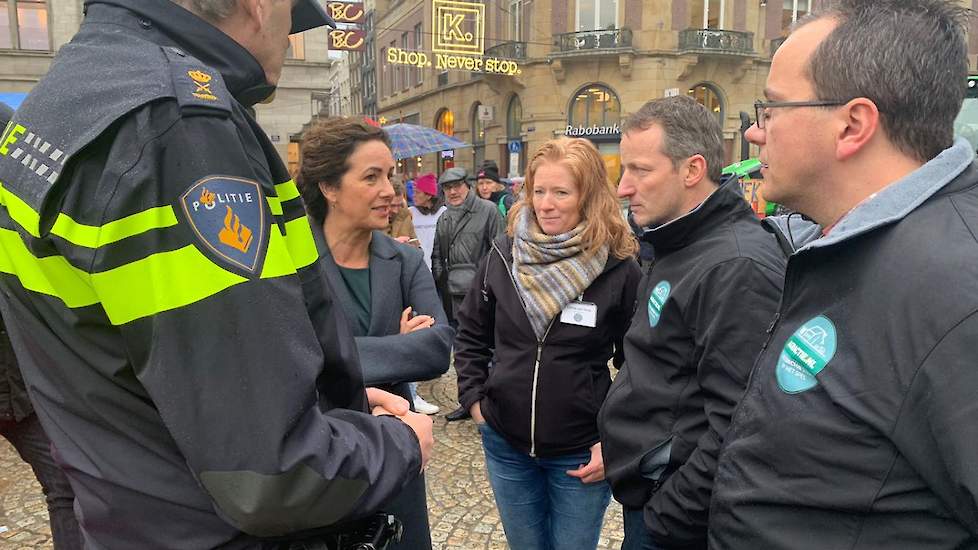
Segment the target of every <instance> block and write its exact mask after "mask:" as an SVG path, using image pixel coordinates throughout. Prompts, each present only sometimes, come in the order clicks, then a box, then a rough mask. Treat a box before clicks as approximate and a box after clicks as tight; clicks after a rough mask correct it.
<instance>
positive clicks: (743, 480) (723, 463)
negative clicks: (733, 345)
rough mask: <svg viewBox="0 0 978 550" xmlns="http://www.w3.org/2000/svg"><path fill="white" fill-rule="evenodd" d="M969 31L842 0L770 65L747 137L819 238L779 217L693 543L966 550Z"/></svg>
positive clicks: (971, 344) (785, 198) (971, 453)
mask: <svg viewBox="0 0 978 550" xmlns="http://www.w3.org/2000/svg"><path fill="white" fill-rule="evenodd" d="M967 23H968V14H967V12H966V10H965V9H964V8H962V7H961V6H960V5H959V2H956V1H952V0H873V1H872V2H867V1H865V0H840V1H836V2H833V3H831V4H829V5H828V6H827V7H826V8H825V9H824V11H820V12H816V13H815V14H813V15H812V16H811V17H809V18H808V19H806V20H804V21H802V22H800V24H799V26H798V27H797V28H796V29H795V30H794V31H793V32H792V33H791V35H790V36H789V37H788V38H787V40H785V42H784V44H783V45H782V46H781V48H779V49H778V51H777V53H776V54H775V56H774V59H773V61H772V64H771V71H770V74H769V75H768V79H767V87H766V89H765V96H766V98H767V100H766V101H762V102H758V104H757V115H758V120H757V123H756V124H755V125H754V126H752V127H751V128H750V129H749V130H748V131H747V133H746V136H747V139H749V140H750V141H751V142H753V143H755V144H757V145H758V146H760V159H761V162H762V163H763V164H764V167H763V169H762V171H763V174H764V188H763V192H764V195H765V198H767V199H769V200H773V201H776V202H778V203H781V204H784V205H785V206H787V207H789V208H791V209H792V210H794V211H797V212H800V213H801V214H803V215H805V216H807V217H809V218H811V219H812V220H814V222H815V223H817V224H818V227H817V228H816V229H817V230H816V231H802V229H803V228H802V227H801V226H802V225H803V224H800V223H799V222H798V219H797V217H796V218H795V219H794V221H793V222H792V223H791V225H790V226H786V224H785V223H784V220H781V222H782V223H781V224H779V226H780V227H787V228H788V229H790V231H788V232H786V236H787V238H786V244H787V245H788V250H789V251H791V252H792V253H791V256H790V258H789V260H788V268H787V275H786V277H785V287H784V299H783V301H782V304H781V306H780V311H779V316H778V319H777V321H776V323H775V324H774V325H772V327H771V330H770V331H769V332H770V335H769V336H768V339H767V344H766V345H765V349H764V351H763V352H762V353H761V354H760V356H759V357H758V360H757V363H756V367H755V369H754V372H753V374H752V377H751V382H750V385H749V387H748V388H747V390H746V392H745V394H744V398H743V401H742V403H741V405H740V408H739V409H738V411H737V414H736V416H735V418H734V420H733V423H732V425H731V427H730V430H729V432H728V434H727V440H726V441H725V443H724V450H723V453H722V454H721V458H720V463H719V466H718V467H717V474H716V482H715V489H714V500H713V506H712V509H711V514H710V547H711V548H716V549H718V550H724V549H741V548H764V549H766V550H779V549H785V550H787V549H791V550H807V549H822V548H847V549H852V550H870V549H879V550H883V549H887V550H889V549H893V548H913V549H914V550H930V549H933V550H937V549H941V550H949V549H952V548H976V547H978V469H976V467H975V465H976V464H978V443H976V442H978V422H976V420H975V419H976V417H978V400H976V399H975V396H976V395H978V370H976V369H975V358H974V352H975V343H976V342H978V261H976V258H978V239H976V235H978V166H976V165H975V164H974V156H975V155H974V150H973V149H972V148H971V146H970V145H969V144H968V143H967V142H966V141H965V140H963V139H959V140H957V141H955V140H954V138H953V123H954V119H955V115H956V114H957V112H958V110H959V109H960V108H961V103H962V99H963V97H964V92H965V79H966V77H967V74H968V42H967V35H966V26H967ZM803 235H804V236H805V238H802V236H803ZM792 237H794V238H793V239H792Z"/></svg>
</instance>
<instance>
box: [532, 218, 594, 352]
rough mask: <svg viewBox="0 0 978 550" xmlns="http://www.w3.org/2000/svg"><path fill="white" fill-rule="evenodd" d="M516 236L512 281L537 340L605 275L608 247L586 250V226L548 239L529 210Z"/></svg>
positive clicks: (548, 236) (580, 225) (579, 226)
mask: <svg viewBox="0 0 978 550" xmlns="http://www.w3.org/2000/svg"><path fill="white" fill-rule="evenodd" d="M519 215H520V218H519V220H517V223H516V231H515V235H513V278H514V279H516V290H517V291H518V292H519V295H520V298H521V299H522V300H523V306H524V307H525V308H526V316H527V317H529V319H530V325H531V326H532V327H533V332H534V333H536V336H537V339H538V340H541V339H543V336H544V334H545V333H546V331H547V327H548V326H549V325H550V321H551V320H553V318H554V317H556V316H557V314H558V313H560V312H561V310H563V309H564V306H566V305H567V304H569V303H570V302H571V301H572V300H574V299H575V298H577V297H578V296H580V295H581V294H583V293H584V291H585V290H586V289H587V287H589V286H591V283H593V282H594V280H595V279H597V278H598V275H601V272H602V271H604V266H605V263H606V262H607V261H608V246H607V245H604V246H601V247H600V248H598V249H597V250H593V251H589V250H584V243H583V242H582V237H581V236H582V234H583V233H584V223H583V222H582V223H580V224H578V225H577V227H575V228H574V229H571V230H570V231H568V232H567V233H561V234H560V235H547V234H546V233H544V232H543V231H542V230H541V229H540V226H539V225H537V222H536V218H535V217H534V216H533V212H532V210H531V209H529V208H524V209H522V211H521V212H520V213H519Z"/></svg>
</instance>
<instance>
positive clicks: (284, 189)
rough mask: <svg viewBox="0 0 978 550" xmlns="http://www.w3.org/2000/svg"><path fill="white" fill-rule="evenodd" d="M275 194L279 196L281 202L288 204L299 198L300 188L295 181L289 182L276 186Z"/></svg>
mask: <svg viewBox="0 0 978 550" xmlns="http://www.w3.org/2000/svg"><path fill="white" fill-rule="evenodd" d="M275 194H276V195H278V200H280V201H281V202H288V201H290V200H292V199H297V198H299V188H298V187H296V185H295V181H293V180H289V181H287V182H285V183H280V184H278V185H276V186H275Z"/></svg>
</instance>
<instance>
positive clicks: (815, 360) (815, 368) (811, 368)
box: [775, 315, 837, 393]
mask: <svg viewBox="0 0 978 550" xmlns="http://www.w3.org/2000/svg"><path fill="white" fill-rule="evenodd" d="M836 342H837V340H836V332H835V324H833V323H832V321H831V320H830V319H829V318H828V317H825V316H822V315H819V316H818V317H815V318H813V319H810V320H808V321H807V322H806V323H804V324H803V325H802V326H801V327H800V328H799V329H798V330H796V331H795V333H794V334H792V335H791V337H790V338H788V341H787V342H786V343H785V345H784V349H782V350H781V355H779V356H778V366H777V368H776V369H775V372H776V375H777V379H778V386H779V387H780V388H781V391H783V392H785V393H801V392H803V391H806V390H810V389H812V388H814V387H815V386H816V385H817V384H818V380H817V379H816V378H815V376H816V375H818V373H820V372H822V369H824V368H825V366H826V365H828V364H829V361H831V360H832V358H833V357H835V350H836Z"/></svg>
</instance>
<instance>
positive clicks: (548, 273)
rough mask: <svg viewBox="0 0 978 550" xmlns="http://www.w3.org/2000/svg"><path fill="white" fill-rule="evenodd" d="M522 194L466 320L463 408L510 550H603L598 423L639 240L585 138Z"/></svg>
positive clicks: (542, 161)
mask: <svg viewBox="0 0 978 550" xmlns="http://www.w3.org/2000/svg"><path fill="white" fill-rule="evenodd" d="M523 196H524V197H525V198H524V200H522V201H520V202H519V203H517V204H516V205H514V207H513V210H512V212H511V214H510V216H509V227H508V229H507V234H506V235H504V236H502V237H500V238H499V239H497V240H496V241H495V242H494V243H493V247H492V250H491V251H490V253H489V254H488V255H487V256H486V258H485V259H484V260H483V262H482V264H481V265H480V266H479V271H478V272H477V273H478V275H477V277H476V279H475V280H474V281H473V284H472V288H471V289H470V290H469V293H468V295H467V296H466V297H465V301H464V302H463V304H462V307H461V309H460V311H459V329H458V333H457V335H456V340H455V369H456V370H457V371H458V388H459V391H458V393H459V401H460V402H461V404H462V406H464V407H467V408H469V410H470V411H471V414H472V418H473V419H475V421H476V423H477V424H478V426H479V432H480V434H481V435H482V444H483V448H484V450H485V455H486V468H487V470H488V472H489V480H490V483H491V485H492V488H493V493H494V495H495V498H496V506H497V507H498V508H499V515H500V518H501V519H502V522H503V528H504V530H505V532H506V538H507V540H508V541H509V545H510V547H511V548H519V549H520V550H535V549H539V550H562V549H574V550H581V549H587V548H595V547H597V543H598V537H599V535H600V532H601V521H602V518H603V516H604V511H605V508H607V506H608V502H609V499H610V495H611V492H610V489H609V487H608V484H607V482H606V481H604V465H603V462H602V458H601V442H600V441H599V436H598V428H597V414H598V410H599V408H600V407H601V403H602V401H603V400H604V397H605V394H606V393H607V391H608V388H609V387H610V385H611V377H610V373H609V371H608V360H609V359H612V358H613V359H614V364H615V366H616V367H617V366H619V365H620V364H621V362H622V360H623V357H624V355H623V353H622V349H621V345H622V338H623V336H624V335H625V331H626V329H627V328H628V322H629V319H630V318H631V314H632V307H633V303H634V301H635V292H636V288H637V286H638V282H639V279H640V270H639V267H638V264H637V263H636V262H635V259H634V257H635V253H636V251H637V250H638V243H637V242H636V240H635V237H634V236H633V234H632V231H631V229H630V228H629V227H628V224H627V223H626V222H625V219H624V218H623V217H622V215H621V211H620V208H619V206H618V199H617V198H616V197H615V191H614V189H613V187H612V186H611V185H610V184H609V183H608V179H607V173H606V171H605V167H604V163H603V162H602V160H601V156H600V155H599V154H598V151H597V149H595V147H594V145H592V144H591V142H589V141H587V140H583V139H566V138H563V139H557V140H553V141H549V142H547V143H546V144H544V145H543V146H542V147H541V148H540V149H539V150H538V151H537V152H536V153H535V154H534V155H533V158H532V159H531V160H530V165H529V169H528V171H527V177H526V183H525V189H524V195H523ZM493 350H495V351H493ZM490 360H494V366H493V368H492V369H489V368H488V365H489V362H490Z"/></svg>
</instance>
